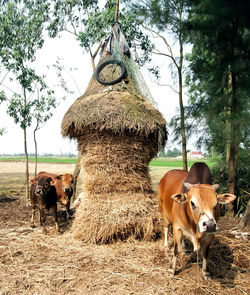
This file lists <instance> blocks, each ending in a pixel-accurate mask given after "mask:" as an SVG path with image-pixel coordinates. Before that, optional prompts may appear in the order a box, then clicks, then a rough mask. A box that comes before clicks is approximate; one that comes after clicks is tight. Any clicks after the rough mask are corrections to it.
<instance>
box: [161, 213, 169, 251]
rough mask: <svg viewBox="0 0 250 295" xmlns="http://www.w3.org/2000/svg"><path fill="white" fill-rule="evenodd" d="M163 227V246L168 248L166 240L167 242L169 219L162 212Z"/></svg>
mask: <svg viewBox="0 0 250 295" xmlns="http://www.w3.org/2000/svg"><path fill="white" fill-rule="evenodd" d="M162 217H163V228H164V248H165V249H168V242H169V227H170V224H169V221H168V219H167V217H166V216H165V214H163V216H162Z"/></svg>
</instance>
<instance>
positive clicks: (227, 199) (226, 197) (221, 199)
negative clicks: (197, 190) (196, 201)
mask: <svg viewBox="0 0 250 295" xmlns="http://www.w3.org/2000/svg"><path fill="white" fill-rule="evenodd" d="M235 199H236V196H235V195H232V194H220V195H217V200H218V203H219V204H223V205H224V204H228V203H231V202H233V201H234V200H235Z"/></svg>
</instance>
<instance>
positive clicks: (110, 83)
mask: <svg viewBox="0 0 250 295" xmlns="http://www.w3.org/2000/svg"><path fill="white" fill-rule="evenodd" d="M109 64H115V65H117V66H119V67H120V70H121V74H120V76H119V77H118V78H117V79H115V80H113V81H103V80H102V79H101V78H100V73H101V71H102V70H103V69H104V67H106V66H107V65H109ZM126 76H127V71H126V67H125V64H124V63H123V62H122V61H119V60H116V59H110V60H107V61H105V62H104V63H102V64H101V65H100V66H99V67H98V68H97V70H96V73H95V77H96V80H97V81H98V82H99V83H100V84H102V85H114V84H116V83H119V82H121V80H122V79H123V78H125V77H126Z"/></svg>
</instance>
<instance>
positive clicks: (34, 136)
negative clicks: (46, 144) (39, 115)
mask: <svg viewBox="0 0 250 295" xmlns="http://www.w3.org/2000/svg"><path fill="white" fill-rule="evenodd" d="M37 130H38V120H37V121H36V128H35V129H34V132H33V138H34V144H35V175H37V141H36V131H37Z"/></svg>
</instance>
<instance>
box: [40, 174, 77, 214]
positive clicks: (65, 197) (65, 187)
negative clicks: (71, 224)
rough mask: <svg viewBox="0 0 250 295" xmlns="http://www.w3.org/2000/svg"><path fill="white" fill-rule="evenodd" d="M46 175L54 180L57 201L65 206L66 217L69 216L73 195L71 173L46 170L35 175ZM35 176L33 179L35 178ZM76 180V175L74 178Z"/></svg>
mask: <svg viewBox="0 0 250 295" xmlns="http://www.w3.org/2000/svg"><path fill="white" fill-rule="evenodd" d="M40 176H47V177H51V178H52V179H53V180H54V181H55V182H56V184H55V188H56V194H57V202H59V203H60V204H61V205H63V206H65V209H66V218H67V219H68V218H69V214H70V200H71V197H72V195H73V181H74V178H73V175H72V174H61V175H55V174H52V173H48V172H39V173H38V174H37V175H36V177H40ZM36 177H35V179H36ZM75 180H77V177H76V178H75Z"/></svg>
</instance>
